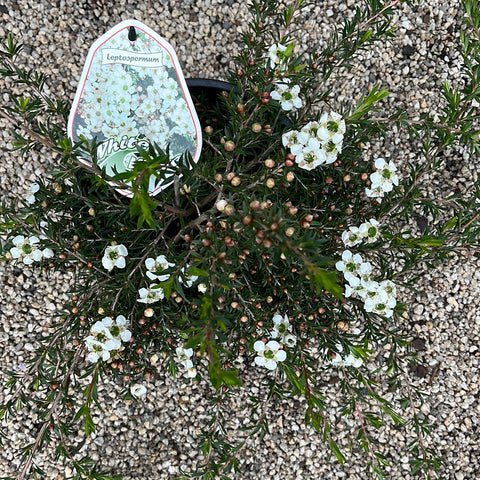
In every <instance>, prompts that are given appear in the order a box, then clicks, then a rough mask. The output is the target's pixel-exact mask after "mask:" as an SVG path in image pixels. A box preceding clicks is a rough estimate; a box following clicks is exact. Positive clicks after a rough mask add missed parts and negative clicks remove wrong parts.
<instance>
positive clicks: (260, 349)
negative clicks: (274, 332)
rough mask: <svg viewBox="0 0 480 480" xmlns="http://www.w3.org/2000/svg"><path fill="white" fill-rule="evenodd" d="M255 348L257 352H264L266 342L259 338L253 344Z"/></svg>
mask: <svg viewBox="0 0 480 480" xmlns="http://www.w3.org/2000/svg"><path fill="white" fill-rule="evenodd" d="M253 349H254V350H255V351H256V352H263V351H264V350H265V344H264V343H263V342H262V341H261V340H257V341H256V342H255V343H254V344H253Z"/></svg>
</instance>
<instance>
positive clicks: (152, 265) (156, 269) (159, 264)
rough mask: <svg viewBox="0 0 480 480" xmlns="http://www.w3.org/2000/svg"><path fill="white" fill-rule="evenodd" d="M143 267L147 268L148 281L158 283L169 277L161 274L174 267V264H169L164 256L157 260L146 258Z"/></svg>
mask: <svg viewBox="0 0 480 480" xmlns="http://www.w3.org/2000/svg"><path fill="white" fill-rule="evenodd" d="M145 266H146V267H147V270H148V271H147V277H148V278H149V279H150V280H158V281H159V282H165V281H166V280H168V278H169V277H170V275H169V274H163V275H162V272H163V271H164V270H166V269H167V268H171V267H174V266H175V264H174V263H170V262H169V261H168V260H167V259H166V258H165V256H164V255H159V256H158V257H157V258H155V259H154V258H147V259H146V260H145Z"/></svg>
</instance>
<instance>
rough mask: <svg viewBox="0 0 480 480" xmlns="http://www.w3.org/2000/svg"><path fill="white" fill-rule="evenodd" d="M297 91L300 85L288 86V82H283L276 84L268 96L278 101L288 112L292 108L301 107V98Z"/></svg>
mask: <svg viewBox="0 0 480 480" xmlns="http://www.w3.org/2000/svg"><path fill="white" fill-rule="evenodd" d="M299 93H300V87H299V86H298V85H294V86H293V87H290V85H289V83H287V82H284V83H279V84H277V85H276V86H275V90H274V91H273V92H272V93H271V94H270V96H271V97H272V98H273V99H274V100H277V101H278V102H280V105H281V107H282V110H285V111H286V112H288V111H290V110H292V109H294V108H301V107H302V100H301V98H300V97H299V96H298V94H299Z"/></svg>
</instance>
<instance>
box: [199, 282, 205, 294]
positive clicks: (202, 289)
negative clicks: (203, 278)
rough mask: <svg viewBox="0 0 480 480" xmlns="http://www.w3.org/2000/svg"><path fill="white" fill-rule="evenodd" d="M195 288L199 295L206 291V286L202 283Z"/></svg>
mask: <svg viewBox="0 0 480 480" xmlns="http://www.w3.org/2000/svg"><path fill="white" fill-rule="evenodd" d="M197 288H198V291H199V292H200V293H205V292H206V291H207V286H206V285H205V284H204V283H199V284H198V286H197Z"/></svg>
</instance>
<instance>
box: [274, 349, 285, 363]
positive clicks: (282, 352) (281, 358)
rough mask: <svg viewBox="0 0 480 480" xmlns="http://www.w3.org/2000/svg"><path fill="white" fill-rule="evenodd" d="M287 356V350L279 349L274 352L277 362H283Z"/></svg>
mask: <svg viewBox="0 0 480 480" xmlns="http://www.w3.org/2000/svg"><path fill="white" fill-rule="evenodd" d="M286 358H287V352H286V351H285V350H279V351H278V352H277V353H276V354H275V360H276V361H277V362H283V361H284V360H285V359H286Z"/></svg>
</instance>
